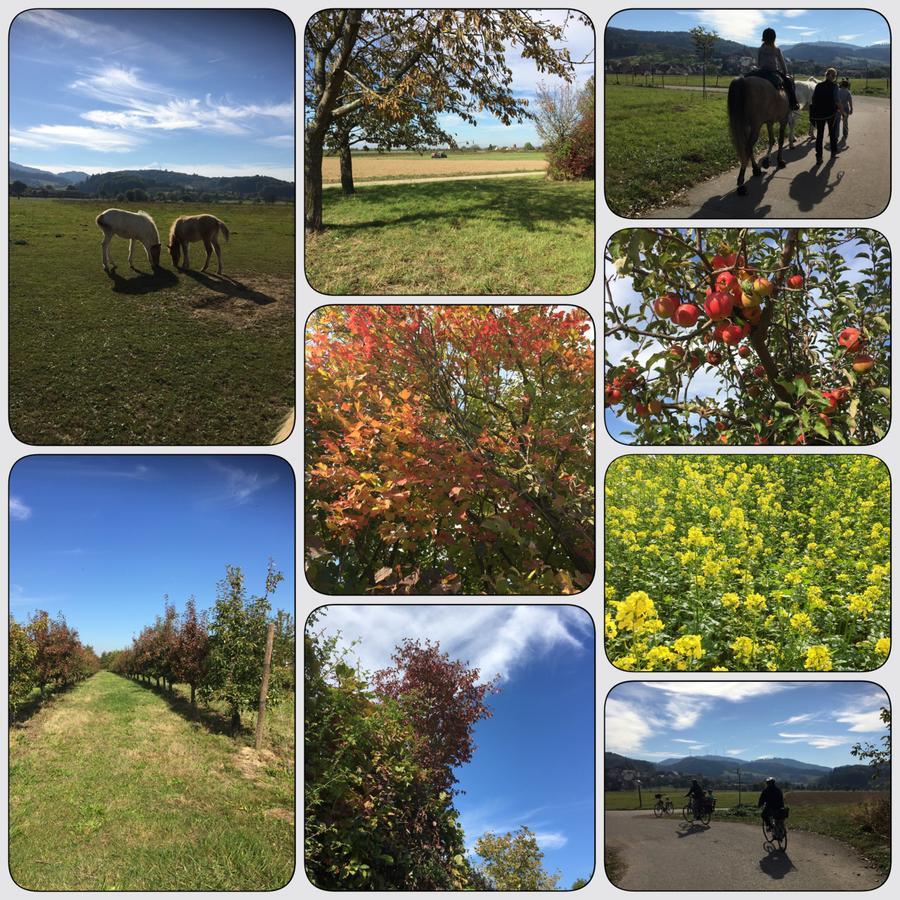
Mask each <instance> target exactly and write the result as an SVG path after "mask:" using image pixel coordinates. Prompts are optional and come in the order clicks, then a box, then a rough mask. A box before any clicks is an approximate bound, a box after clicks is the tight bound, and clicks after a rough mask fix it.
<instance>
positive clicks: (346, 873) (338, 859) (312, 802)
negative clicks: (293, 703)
mask: <svg viewBox="0 0 900 900" xmlns="http://www.w3.org/2000/svg"><path fill="white" fill-rule="evenodd" d="M315 622H316V614H315V613H314V614H313V615H312V616H311V617H310V619H309V620H308V622H307V629H306V635H305V670H304V671H305V687H304V690H305V702H304V714H305V721H304V730H303V733H304V738H305V742H306V743H305V756H304V762H305V815H304V824H305V829H306V837H305V842H304V848H305V862H306V872H307V875H308V876H309V879H310V881H312V883H313V884H315V885H316V886H317V887H319V888H322V889H325V890H351V889H368V890H407V891H409V890H421V891H431V890H465V889H472V888H473V887H476V886H481V887H484V884H483V882H482V880H481V879H480V878H479V876H478V873H477V872H476V871H475V870H474V869H473V867H472V865H471V863H470V861H469V859H468V856H467V853H466V848H465V842H464V836H463V832H462V828H461V827H460V824H459V820H458V812H457V810H456V809H455V808H454V805H453V798H454V796H455V794H456V790H455V788H454V785H455V784H456V780H457V779H456V775H455V774H454V771H453V770H454V768H455V767H456V766H460V765H463V764H464V763H466V762H468V761H469V760H470V759H471V757H472V754H473V752H474V749H475V748H474V744H473V742H472V729H473V727H474V726H475V724H476V723H477V722H478V721H480V720H482V719H486V718H489V717H490V715H491V710H490V708H489V707H488V705H487V698H488V695H489V694H491V693H496V691H497V688H496V679H494V680H491V681H487V682H483V681H481V680H480V674H479V672H478V670H477V669H472V668H470V667H469V666H468V665H467V664H466V663H463V662H461V661H459V660H452V659H450V657H449V656H448V654H446V653H442V652H441V650H440V647H439V646H438V645H437V644H432V643H430V642H427V641H426V642H425V643H424V644H422V643H420V642H418V641H410V640H406V641H403V642H401V643H400V644H399V645H398V647H397V649H396V652H395V654H394V656H393V665H391V666H390V667H388V668H385V669H382V670H380V671H379V672H376V673H375V674H374V676H373V677H372V679H371V683H369V681H368V679H367V678H366V676H365V675H364V674H361V673H359V672H358V671H357V670H355V669H354V668H352V667H351V666H350V665H349V664H348V663H347V661H346V659H345V653H344V652H342V651H341V650H340V649H339V647H338V639H337V637H335V636H331V637H326V636H325V635H324V634H323V633H317V632H316V631H315V627H314V626H315Z"/></svg>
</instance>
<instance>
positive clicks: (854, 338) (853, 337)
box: [838, 328, 862, 353]
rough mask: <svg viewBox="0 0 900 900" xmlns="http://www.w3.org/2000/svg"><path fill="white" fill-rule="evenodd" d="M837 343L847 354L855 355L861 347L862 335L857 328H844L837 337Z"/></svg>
mask: <svg viewBox="0 0 900 900" xmlns="http://www.w3.org/2000/svg"><path fill="white" fill-rule="evenodd" d="M838 343H839V344H840V345H841V346H842V347H843V348H844V350H845V351H846V352H847V353H856V351H857V350H859V349H860V348H861V347H862V333H861V332H860V330H859V329H858V328H845V329H844V330H843V331H842V332H841V333H840V334H839V335H838Z"/></svg>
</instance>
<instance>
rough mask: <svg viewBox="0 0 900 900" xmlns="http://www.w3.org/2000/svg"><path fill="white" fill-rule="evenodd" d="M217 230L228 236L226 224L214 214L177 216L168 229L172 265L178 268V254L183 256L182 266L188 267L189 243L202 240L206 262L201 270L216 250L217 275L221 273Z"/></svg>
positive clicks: (189, 263) (220, 254)
mask: <svg viewBox="0 0 900 900" xmlns="http://www.w3.org/2000/svg"><path fill="white" fill-rule="evenodd" d="M219 232H221V233H222V234H224V235H225V240H226V241H227V240H228V238H229V234H228V226H227V225H226V224H225V223H224V222H223V221H222V220H221V219H217V218H216V217H215V216H211V215H209V214H207V213H204V214H203V215H200V216H179V217H178V218H177V219H176V220H175V221H174V222H173V223H172V227H171V228H170V229H169V253H170V254H171V255H172V265H174V266H175V268H176V269H177V268H178V258H179V256H183V257H184V263H183V265H182V268H184V269H189V268H190V267H191V260H190V257H189V256H188V251H189V250H190V245H191V243H192V242H194V241H203V246H204V247H205V248H206V262H205V263H203V268H202V269H201V270H200V271H201V272H205V271H206V267H207V266H208V265H209V258H210V257H211V256H212V252H213V250H215V251H216V260H217V261H218V263H219V266H218V269H217V270H216V274H217V275H221V274H222V251H221V250H220V249H219Z"/></svg>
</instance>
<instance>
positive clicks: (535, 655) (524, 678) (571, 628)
mask: <svg viewBox="0 0 900 900" xmlns="http://www.w3.org/2000/svg"><path fill="white" fill-rule="evenodd" d="M316 627H317V628H325V630H326V631H327V632H329V633H334V632H336V631H340V632H341V634H342V636H343V639H344V642H345V644H348V643H349V642H350V641H351V640H353V639H356V638H359V639H360V640H361V643H360V644H359V645H358V646H357V647H356V648H355V653H356V655H357V656H358V658H359V661H360V664H361V666H362V668H363V669H364V670H366V671H369V672H372V671H374V670H376V669H379V668H383V667H385V666H388V665H390V664H391V661H390V655H391V653H392V652H393V649H394V647H395V646H396V645H397V644H398V643H399V642H400V641H402V640H403V638H406V637H409V638H419V639H422V640H424V639H425V638H429V639H431V640H432V641H439V642H440V645H441V649H442V650H446V651H447V652H449V653H450V655H451V656H452V657H453V658H456V659H462V660H466V661H468V662H469V663H470V664H471V665H472V666H475V667H477V668H478V669H479V670H480V671H481V673H482V674H483V675H484V676H485V678H489V677H490V676H491V675H493V674H499V675H500V676H501V681H500V687H501V693H500V694H498V695H495V696H493V697H491V698H490V705H491V707H492V708H493V711H494V715H493V717H492V718H490V719H487V720H485V721H482V722H479V723H478V724H477V725H476V729H475V743H476V744H477V750H476V751H475V754H474V756H473V758H472V761H471V762H470V763H468V764H467V765H465V766H461V767H460V768H459V769H458V771H457V777H458V778H459V785H458V787H459V788H461V789H463V790H464V791H465V792H466V793H465V794H463V795H461V796H459V797H457V798H456V807H457V809H458V810H459V811H460V818H461V821H462V824H463V827H464V829H465V833H466V844H467V846H468V847H469V848H470V849H471V848H472V847H473V846H474V843H475V840H476V839H477V838H478V837H480V836H481V835H482V834H484V833H485V832H486V831H488V830H491V831H494V832H495V833H506V832H508V831H515V830H516V829H518V828H519V826H521V825H527V826H528V827H529V828H531V829H532V830H533V831H534V832H535V833H536V834H537V836H538V843H539V844H540V846H541V849H542V850H543V851H544V854H545V856H544V866H545V868H547V869H548V870H549V871H553V870H555V869H559V870H560V872H561V873H562V880H561V882H560V884H561V885H563V886H565V887H568V886H570V885H571V884H572V882H573V881H575V880H576V879H577V878H580V877H583V878H588V877H590V874H591V872H592V870H593V867H594V743H595V739H594V734H595V729H594V713H593V710H594V629H593V624H592V622H591V619H590V617H589V616H588V614H587V613H586V612H584V610H581V609H578V608H577V607H573V606H547V605H527V606H526V605H519V606H514V605H505V606H500V605H479V606H440V605H432V606H380V605H379V606H354V605H332V606H329V607H327V610H326V611H325V613H324V615H323V616H322V617H321V618H320V619H319V621H318V622H317V626H316Z"/></svg>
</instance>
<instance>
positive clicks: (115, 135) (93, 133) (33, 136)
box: [9, 125, 140, 153]
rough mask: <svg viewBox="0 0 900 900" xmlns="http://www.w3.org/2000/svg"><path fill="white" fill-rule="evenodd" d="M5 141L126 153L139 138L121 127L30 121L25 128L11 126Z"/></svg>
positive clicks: (14, 143) (28, 146)
mask: <svg viewBox="0 0 900 900" xmlns="http://www.w3.org/2000/svg"><path fill="white" fill-rule="evenodd" d="M9 143H10V144H11V145H12V146H14V147H26V148H34V149H52V148H54V147H63V146H75V147H84V148H86V149H88V150H96V151H98V152H100V153H126V152H128V151H129V150H132V149H133V148H134V147H136V146H137V145H138V144H139V143H140V141H139V140H138V139H137V138H136V137H133V136H132V135H129V134H125V133H124V132H122V131H111V130H109V129H108V128H90V127H87V126H84V125H34V126H32V127H30V128H26V129H24V130H23V129H18V128H11V129H10V132H9Z"/></svg>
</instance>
